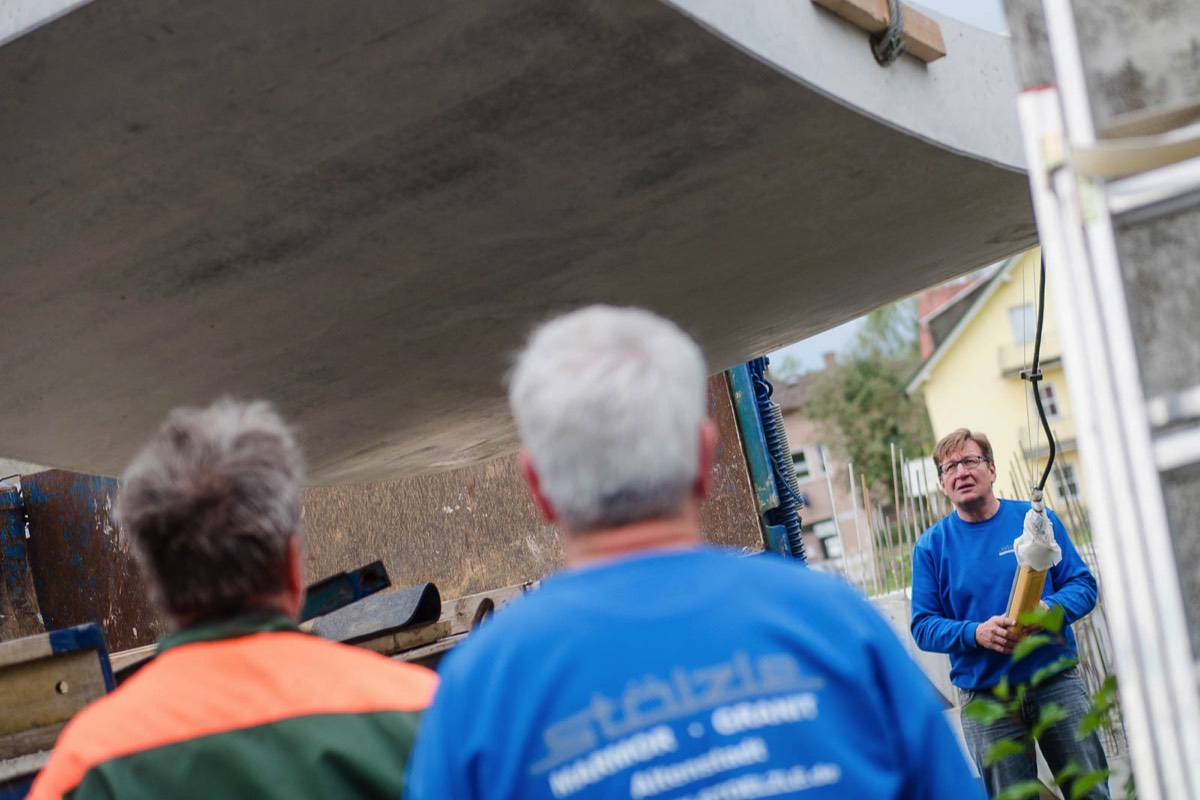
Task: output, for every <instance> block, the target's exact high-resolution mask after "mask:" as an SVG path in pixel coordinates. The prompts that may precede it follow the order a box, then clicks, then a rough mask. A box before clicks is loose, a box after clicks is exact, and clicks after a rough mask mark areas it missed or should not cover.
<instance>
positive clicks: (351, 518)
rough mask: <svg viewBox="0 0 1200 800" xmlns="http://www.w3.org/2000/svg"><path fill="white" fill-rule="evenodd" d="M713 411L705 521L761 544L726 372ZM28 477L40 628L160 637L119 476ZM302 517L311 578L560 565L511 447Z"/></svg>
mask: <svg viewBox="0 0 1200 800" xmlns="http://www.w3.org/2000/svg"><path fill="white" fill-rule="evenodd" d="M709 408H710V413H711V414H712V416H713V418H714V420H715V421H716V423H717V426H718V430H719V432H720V437H719V441H718V446H717V459H716V463H715V464H714V466H713V496H712V497H711V499H710V500H709V502H708V503H706V504H705V506H704V509H703V513H702V516H701V528H702V530H703V532H704V535H705V537H706V538H707V539H708V540H710V541H712V542H713V543H715V544H719V545H722V546H726V547H733V548H739V549H748V550H761V549H762V539H761V534H760V532H759V527H758V520H757V515H756V510H755V502H754V496H753V494H752V492H751V489H750V481H749V478H748V474H747V469H746V461H745V456H744V455H743V453H742V447H741V442H740V440H739V438H738V431H737V424H736V422H735V419H734V413H733V406H732V403H731V402H730V397H729V390H728V387H727V385H726V382H725V378H724V376H723V375H717V376H715V377H714V378H713V379H712V380H710V382H709ZM22 487H23V490H24V494H25V504H26V508H27V510H28V515H29V529H30V538H29V540H28V551H29V565H30V572H31V574H32V577H33V584H34V586H35V587H36V590H37V597H38V602H39V604H40V607H41V613H42V616H43V618H44V621H45V624H46V628H47V629H55V628H63V627H68V626H71V625H79V624H82V623H85V622H97V623H99V624H100V625H102V626H103V627H104V629H105V633H106V634H107V636H108V641H109V646H110V649H111V650H113V651H118V650H126V649H130V648H133V647H139V646H142V645H147V644H152V643H153V642H155V641H157V639H158V638H159V636H161V635H162V634H163V633H164V632H165V631H166V627H167V626H166V622H165V620H163V618H162V617H161V616H160V615H159V613H158V611H157V610H156V609H155V607H154V604H153V602H152V601H151V598H150V593H149V589H148V587H147V585H146V583H145V582H144V580H143V579H142V577H141V574H140V572H139V570H138V567H137V564H136V562H135V561H134V559H133V556H132V554H131V553H129V551H128V548H127V547H126V545H125V544H124V542H123V541H122V539H121V537H120V536H119V535H118V533H117V527H116V521H115V519H114V517H113V511H112V509H113V500H114V499H115V497H116V493H117V488H118V487H117V481H116V480H115V479H112V478H104V477H99V476H95V475H86V474H83V473H77V472H69V471H66V470H49V471H46V472H39V473H36V474H33V475H26V476H24V477H23V478H22ZM304 524H305V528H306V530H307V532H308V549H309V557H308V568H307V577H308V581H309V582H312V581H315V580H317V579H319V578H322V577H324V576H327V575H331V574H334V573H337V572H340V571H343V570H350V569H354V568H356V567H358V566H359V565H361V563H362V562H363V561H364V560H365V559H368V558H369V559H382V560H383V562H384V564H385V566H386V567H387V570H388V573H389V574H390V575H391V576H392V579H393V581H394V583H395V584H396V585H399V586H411V585H415V584H420V583H426V582H432V583H435V584H437V586H438V587H439V589H440V591H441V593H442V596H444V597H447V598H455V597H462V596H464V595H468V594H474V593H477V592H482V591H487V590H490V589H496V588H499V587H503V586H512V585H514V584H520V583H524V582H526V581H531V580H536V579H538V578H540V577H542V576H544V575H545V574H546V573H548V572H550V571H552V570H554V569H556V568H558V567H560V566H561V565H562V563H563V554H562V547H561V545H560V544H559V541H558V537H557V535H556V534H555V532H554V530H553V528H551V527H550V526H549V525H546V524H545V523H544V522H543V521H542V520H541V518H540V517H539V516H538V514H537V511H536V510H535V509H534V507H533V504H532V503H531V502H530V501H529V499H528V497H527V495H526V491H525V486H524V483H523V482H522V480H521V477H520V475H519V474H518V472H517V469H516V463H515V458H513V457H512V456H505V457H503V458H499V459H495V460H493V461H490V462H487V463H485V464H482V465H478V466H473V467H469V468H466V469H461V470H457V471H454V472H448V473H443V474H440V475H428V476H422V477H418V478H413V479H410V480H407V481H400V482H393V483H379V484H370V485H359V486H335V487H316V488H312V489H309V490H307V491H306V493H305V499H304Z"/></svg>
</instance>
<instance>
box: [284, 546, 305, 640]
mask: <svg viewBox="0 0 1200 800" xmlns="http://www.w3.org/2000/svg"><path fill="white" fill-rule="evenodd" d="M286 568H287V574H286V575H285V576H284V580H285V581H286V583H285V587H286V590H287V591H286V595H287V605H288V608H287V609H286V610H287V612H288V614H290V615H291V616H293V617H295V618H296V619H299V618H300V611H301V609H303V608H304V543H303V542H302V541H301V540H300V534H298V533H297V534H294V535H293V536H292V538H291V539H289V540H288V549H287V566H286Z"/></svg>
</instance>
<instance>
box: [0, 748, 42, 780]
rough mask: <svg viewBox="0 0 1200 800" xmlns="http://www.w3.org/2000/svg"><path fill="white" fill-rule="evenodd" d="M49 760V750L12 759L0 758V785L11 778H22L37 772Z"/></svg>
mask: <svg viewBox="0 0 1200 800" xmlns="http://www.w3.org/2000/svg"><path fill="white" fill-rule="evenodd" d="M49 760H50V751H49V749H45V750H39V751H38V752H36V753H29V754H27V755H22V756H15V757H13V758H3V757H0V785H3V784H4V783H5V782H6V781H11V780H12V779H13V778H23V777H25V776H28V775H33V774H35V773H37V772H39V771H40V770H41V769H42V767H44V766H46V762H47V761H49Z"/></svg>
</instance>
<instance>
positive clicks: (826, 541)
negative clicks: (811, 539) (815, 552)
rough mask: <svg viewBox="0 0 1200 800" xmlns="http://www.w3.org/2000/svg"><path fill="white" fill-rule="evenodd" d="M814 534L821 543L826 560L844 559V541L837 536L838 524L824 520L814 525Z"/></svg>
mask: <svg viewBox="0 0 1200 800" xmlns="http://www.w3.org/2000/svg"><path fill="white" fill-rule="evenodd" d="M813 533H815V534H816V535H817V539H818V540H819V541H820V542H821V548H822V549H823V550H824V551H825V557H826V558H841V557H842V540H841V539H840V538H838V535H837V523H836V522H834V521H833V520H831V519H827V520H822V521H821V522H818V523H817V524H815V525H813Z"/></svg>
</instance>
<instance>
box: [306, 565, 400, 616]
mask: <svg viewBox="0 0 1200 800" xmlns="http://www.w3.org/2000/svg"><path fill="white" fill-rule="evenodd" d="M391 585H392V579H391V578H389V577H388V574H387V568H386V567H384V566H383V562H382V561H372V562H371V563H370V564H367V565H366V566H365V567H359V568H358V569H355V570H351V571H349V572H339V573H338V574H336V575H330V576H329V577H328V578H324V579H322V580H319V581H317V582H316V583H314V584H312V585H310V586H309V587H308V588H307V589H306V590H305V592H304V608H303V609H302V610H301V611H300V621H301V622H303V621H305V620H310V619H312V618H313V617H319V616H321V615H322V614H329V613H331V612H334V611H337V610H338V609H339V608H343V607H345V606H348V605H350V604H351V603H353V602H355V601H357V600H362V599H363V598H364V597H369V596H370V595H373V594H375V593H376V592H379V591H382V590H384V589H386V588H388V587H389V586H391Z"/></svg>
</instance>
